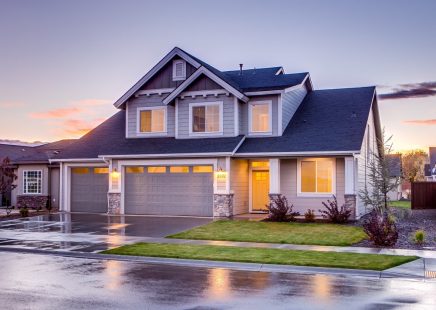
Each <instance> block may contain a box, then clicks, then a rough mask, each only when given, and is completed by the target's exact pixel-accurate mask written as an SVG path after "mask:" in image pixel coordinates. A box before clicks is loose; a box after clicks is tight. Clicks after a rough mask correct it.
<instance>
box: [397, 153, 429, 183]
mask: <svg viewBox="0 0 436 310" xmlns="http://www.w3.org/2000/svg"><path fill="white" fill-rule="evenodd" d="M401 158H402V159H401V164H402V169H403V178H404V179H405V180H407V181H408V182H410V183H412V182H417V181H423V180H424V166H425V163H426V161H427V153H426V152H424V151H423V150H411V151H408V152H406V153H405V154H403V155H402V156H401Z"/></svg>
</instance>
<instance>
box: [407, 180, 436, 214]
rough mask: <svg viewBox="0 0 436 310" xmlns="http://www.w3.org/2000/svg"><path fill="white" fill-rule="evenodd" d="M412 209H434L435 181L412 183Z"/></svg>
mask: <svg viewBox="0 0 436 310" xmlns="http://www.w3.org/2000/svg"><path fill="white" fill-rule="evenodd" d="M412 209H436V182H413V183H412Z"/></svg>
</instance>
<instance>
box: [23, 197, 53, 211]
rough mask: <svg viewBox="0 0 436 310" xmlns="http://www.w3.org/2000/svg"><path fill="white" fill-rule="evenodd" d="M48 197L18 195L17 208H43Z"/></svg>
mask: <svg viewBox="0 0 436 310" xmlns="http://www.w3.org/2000/svg"><path fill="white" fill-rule="evenodd" d="M49 199H50V197H49V196H47V195H18V196H17V208H23V207H24V206H27V208H31V209H36V210H38V209H45V207H46V205H47V201H48V200H49Z"/></svg>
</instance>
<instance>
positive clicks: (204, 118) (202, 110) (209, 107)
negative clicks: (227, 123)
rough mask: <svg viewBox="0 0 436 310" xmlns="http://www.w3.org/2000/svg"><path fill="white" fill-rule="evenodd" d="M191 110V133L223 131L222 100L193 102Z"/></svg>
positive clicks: (217, 132) (216, 132)
mask: <svg viewBox="0 0 436 310" xmlns="http://www.w3.org/2000/svg"><path fill="white" fill-rule="evenodd" d="M189 110H190V111H189V119H190V133H191V134H194V135H195V134H219V133H221V132H222V113H223V112H222V110H223V103H222V102H207V103H191V104H190V109H189Z"/></svg>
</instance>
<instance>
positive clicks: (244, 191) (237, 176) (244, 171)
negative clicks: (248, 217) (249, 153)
mask: <svg viewBox="0 0 436 310" xmlns="http://www.w3.org/2000/svg"><path fill="white" fill-rule="evenodd" d="M248 168H249V165H248V160H245V159H237V160H232V161H231V172H230V189H231V190H232V191H233V192H234V196H233V197H234V200H233V212H234V214H235V215H236V214H243V213H248V212H249V207H248V189H249V185H248V182H249V181H248V176H249V172H248Z"/></svg>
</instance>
